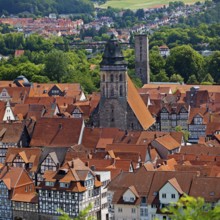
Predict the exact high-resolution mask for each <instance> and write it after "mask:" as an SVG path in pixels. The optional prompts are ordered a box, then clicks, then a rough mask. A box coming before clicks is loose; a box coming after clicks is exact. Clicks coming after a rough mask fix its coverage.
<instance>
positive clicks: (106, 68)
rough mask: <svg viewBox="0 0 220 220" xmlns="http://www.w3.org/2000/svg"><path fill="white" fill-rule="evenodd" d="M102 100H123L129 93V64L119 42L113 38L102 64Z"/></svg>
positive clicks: (109, 42) (106, 49) (107, 47)
mask: <svg viewBox="0 0 220 220" xmlns="http://www.w3.org/2000/svg"><path fill="white" fill-rule="evenodd" d="M100 67H101V73H100V75H101V83H100V87H101V88H100V90H101V98H102V99H106V98H109V99H111V98H120V99H121V98H122V97H126V93H127V83H126V74H127V62H126V61H125V59H124V56H123V54H122V50H121V47H120V44H119V42H118V40H117V39H116V38H115V37H114V36H112V37H111V39H110V40H109V41H108V42H107V44H106V46H105V51H104V54H103V59H102V62H101V66H100Z"/></svg>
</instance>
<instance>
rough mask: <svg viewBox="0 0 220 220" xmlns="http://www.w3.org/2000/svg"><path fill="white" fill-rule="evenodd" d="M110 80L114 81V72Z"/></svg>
mask: <svg viewBox="0 0 220 220" xmlns="http://www.w3.org/2000/svg"><path fill="white" fill-rule="evenodd" d="M110 81H111V82H113V81H114V76H113V74H111V75H110Z"/></svg>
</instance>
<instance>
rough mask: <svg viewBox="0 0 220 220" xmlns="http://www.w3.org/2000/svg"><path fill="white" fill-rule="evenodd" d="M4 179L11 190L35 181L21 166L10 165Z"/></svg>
mask: <svg viewBox="0 0 220 220" xmlns="http://www.w3.org/2000/svg"><path fill="white" fill-rule="evenodd" d="M2 181H3V182H4V183H5V185H6V186H7V188H8V189H9V190H11V189H13V188H18V187H21V186H23V185H25V184H31V183H33V182H32V180H31V178H30V177H29V176H28V174H27V172H26V171H25V170H24V169H23V168H21V167H10V168H9V170H8V172H7V173H6V174H5V175H4V177H3V178H2Z"/></svg>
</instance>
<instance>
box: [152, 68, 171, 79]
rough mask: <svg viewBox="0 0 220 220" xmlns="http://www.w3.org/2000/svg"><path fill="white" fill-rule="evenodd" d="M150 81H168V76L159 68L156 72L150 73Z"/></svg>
mask: <svg viewBox="0 0 220 220" xmlns="http://www.w3.org/2000/svg"><path fill="white" fill-rule="evenodd" d="M151 81H152V82H169V77H168V76H167V74H166V72H165V71H164V70H161V71H160V72H159V73H158V74H156V75H152V80H151Z"/></svg>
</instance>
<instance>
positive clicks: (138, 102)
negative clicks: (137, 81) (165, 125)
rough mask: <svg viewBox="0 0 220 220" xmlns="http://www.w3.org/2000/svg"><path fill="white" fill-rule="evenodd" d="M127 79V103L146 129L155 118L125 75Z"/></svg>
mask: <svg viewBox="0 0 220 220" xmlns="http://www.w3.org/2000/svg"><path fill="white" fill-rule="evenodd" d="M127 80H128V98H127V100H128V104H129V106H130V107H131V109H132V110H133V112H134V114H135V115H136V117H137V119H138V121H139V123H140V124H141V126H142V128H143V129H144V130H147V129H148V128H149V127H150V126H151V125H153V124H154V122H155V119H154V118H153V117H152V115H151V113H150V112H149V110H148V108H147V106H146V105H145V104H144V102H143V100H142V99H141V97H140V95H139V94H138V91H137V89H136V88H135V86H134V84H133V83H132V81H131V79H130V78H129V76H128V75H127Z"/></svg>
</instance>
